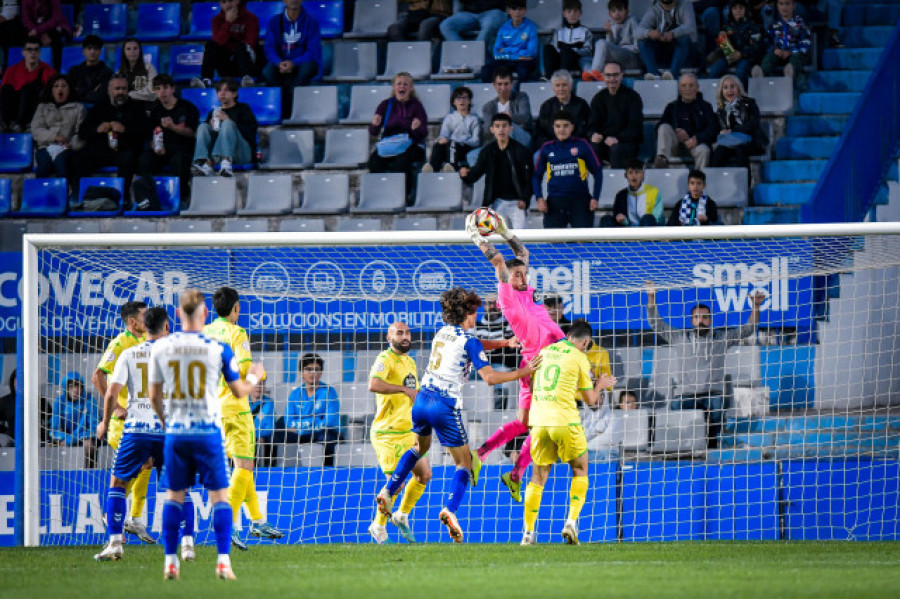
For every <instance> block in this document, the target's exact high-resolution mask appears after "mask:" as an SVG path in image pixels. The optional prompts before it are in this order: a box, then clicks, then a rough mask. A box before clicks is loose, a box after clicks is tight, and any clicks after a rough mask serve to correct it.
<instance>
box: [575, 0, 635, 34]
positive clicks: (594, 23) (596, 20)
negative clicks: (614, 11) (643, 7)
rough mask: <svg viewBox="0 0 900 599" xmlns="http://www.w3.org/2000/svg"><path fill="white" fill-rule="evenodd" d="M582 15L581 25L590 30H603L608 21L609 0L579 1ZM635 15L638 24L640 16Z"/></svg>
mask: <svg viewBox="0 0 900 599" xmlns="http://www.w3.org/2000/svg"><path fill="white" fill-rule="evenodd" d="M581 5H582V7H583V14H582V17H581V24H582V25H584V26H585V27H588V28H590V29H605V28H606V22H607V21H609V8H608V7H609V0H581ZM631 14H633V15H637V16H635V19H637V20H638V22H640V20H641V17H642V16H643V15H642V14H639V13H634V12H632V13H631Z"/></svg>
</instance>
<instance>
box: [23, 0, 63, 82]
mask: <svg viewBox="0 0 900 599" xmlns="http://www.w3.org/2000/svg"><path fill="white" fill-rule="evenodd" d="M22 25H23V26H24V27H25V32H26V34H27V35H28V37H35V38H37V39H38V42H39V43H40V45H41V46H46V47H50V48H51V49H52V51H53V68H54V69H56V70H57V71H58V70H59V69H60V68H61V66H62V49H63V46H65V45H66V44H68V43H69V40H71V39H72V25H71V24H70V23H69V20H68V19H67V18H66V15H64V14H63V11H62V5H61V4H60V1H59V0H22Z"/></svg>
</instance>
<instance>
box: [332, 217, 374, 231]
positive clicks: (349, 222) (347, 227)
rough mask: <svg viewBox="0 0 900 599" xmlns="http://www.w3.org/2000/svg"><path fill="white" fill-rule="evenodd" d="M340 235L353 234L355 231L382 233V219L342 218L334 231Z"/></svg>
mask: <svg viewBox="0 0 900 599" xmlns="http://www.w3.org/2000/svg"><path fill="white" fill-rule="evenodd" d="M334 230H335V231H336V232H338V233H352V232H354V231H380V230H381V219H380V218H355V217H342V218H339V219H338V223H337V227H335V229H334Z"/></svg>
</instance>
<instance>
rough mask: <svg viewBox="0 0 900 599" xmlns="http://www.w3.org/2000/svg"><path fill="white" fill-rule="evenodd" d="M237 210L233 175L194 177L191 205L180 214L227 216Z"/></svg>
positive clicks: (235, 186)
mask: <svg viewBox="0 0 900 599" xmlns="http://www.w3.org/2000/svg"><path fill="white" fill-rule="evenodd" d="M236 211H237V185H236V179H235V178H234V177H194V180H193V181H192V182H191V205H190V207H189V208H188V209H187V210H182V211H181V215H182V216H229V215H232V214H234V213H235V212H236Z"/></svg>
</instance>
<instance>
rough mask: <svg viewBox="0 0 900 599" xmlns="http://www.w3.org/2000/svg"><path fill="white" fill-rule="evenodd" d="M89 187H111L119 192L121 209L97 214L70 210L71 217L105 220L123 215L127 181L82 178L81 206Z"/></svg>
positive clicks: (79, 195)
mask: <svg viewBox="0 0 900 599" xmlns="http://www.w3.org/2000/svg"><path fill="white" fill-rule="evenodd" d="M88 187H111V188H113V189H117V190H119V209H118V210H102V211H101V210H98V211H95V212H84V211H80V210H69V216H75V217H80V218H105V217H109V216H119V215H120V214H122V210H124V208H125V179H123V178H122V177H82V178H81V182H80V183H79V186H78V205H79V206H80V205H81V204H82V203H83V202H84V192H85V191H87V189H88Z"/></svg>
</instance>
